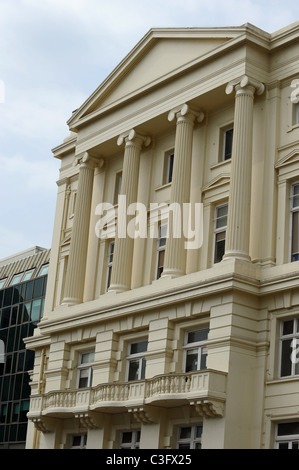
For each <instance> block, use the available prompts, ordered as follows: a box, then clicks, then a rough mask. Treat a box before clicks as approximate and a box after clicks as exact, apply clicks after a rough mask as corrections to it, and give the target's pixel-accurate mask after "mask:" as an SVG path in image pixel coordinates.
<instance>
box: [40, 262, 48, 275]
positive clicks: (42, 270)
mask: <svg viewBox="0 0 299 470" xmlns="http://www.w3.org/2000/svg"><path fill="white" fill-rule="evenodd" d="M48 271H49V264H44V265H43V266H42V267H41V268H40V270H39V273H38V275H39V276H45V275H46V274H48Z"/></svg>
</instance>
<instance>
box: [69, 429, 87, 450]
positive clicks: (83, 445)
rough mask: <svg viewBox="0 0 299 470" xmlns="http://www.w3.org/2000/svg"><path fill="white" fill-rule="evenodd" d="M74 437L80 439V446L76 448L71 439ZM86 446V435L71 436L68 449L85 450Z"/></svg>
mask: <svg viewBox="0 0 299 470" xmlns="http://www.w3.org/2000/svg"><path fill="white" fill-rule="evenodd" d="M75 437H80V445H78V446H74V445H73V439H74V438H75ZM86 444H87V433H83V434H72V435H71V444H70V449H86Z"/></svg>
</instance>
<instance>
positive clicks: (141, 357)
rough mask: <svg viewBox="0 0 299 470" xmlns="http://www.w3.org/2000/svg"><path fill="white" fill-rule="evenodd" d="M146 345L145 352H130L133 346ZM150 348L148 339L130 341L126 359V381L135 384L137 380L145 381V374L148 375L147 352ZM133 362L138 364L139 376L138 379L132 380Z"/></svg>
mask: <svg viewBox="0 0 299 470" xmlns="http://www.w3.org/2000/svg"><path fill="white" fill-rule="evenodd" d="M142 343H146V349H145V350H144V351H140V352H138V353H132V352H131V351H130V349H131V347H132V345H133V344H142ZM147 348H148V340H147V338H139V339H138V340H135V341H130V342H129V343H128V349H127V357H126V381H127V382H134V381H135V380H144V379H145V373H146V352H147ZM133 362H138V376H137V379H136V378H134V379H130V365H131V364H132V363H133Z"/></svg>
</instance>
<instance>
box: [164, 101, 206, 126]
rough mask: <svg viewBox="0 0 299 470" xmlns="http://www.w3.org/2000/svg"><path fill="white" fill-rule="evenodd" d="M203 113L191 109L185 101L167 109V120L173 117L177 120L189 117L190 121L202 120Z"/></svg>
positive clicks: (171, 119)
mask: <svg viewBox="0 0 299 470" xmlns="http://www.w3.org/2000/svg"><path fill="white" fill-rule="evenodd" d="M204 117H205V116H204V113H203V112H202V111H199V110H195V109H192V108H191V107H190V106H189V105H188V104H187V103H184V104H182V105H180V106H178V107H177V108H174V109H172V110H171V111H169V114H168V121H170V122H171V121H173V120H174V119H175V118H176V119H177V120H179V119H180V118H185V119H190V120H191V121H192V122H194V121H195V120H196V121H197V122H202V121H203V120H204Z"/></svg>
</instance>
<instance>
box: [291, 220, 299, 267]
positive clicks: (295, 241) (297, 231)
mask: <svg viewBox="0 0 299 470" xmlns="http://www.w3.org/2000/svg"><path fill="white" fill-rule="evenodd" d="M298 235H299V212H298V211H297V212H293V219H292V261H296V260H297V259H298V257H297V256H296V255H298V253H299V237H298ZM293 258H294V259H293Z"/></svg>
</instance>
